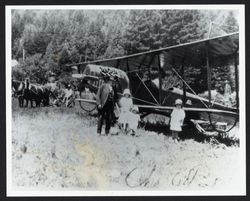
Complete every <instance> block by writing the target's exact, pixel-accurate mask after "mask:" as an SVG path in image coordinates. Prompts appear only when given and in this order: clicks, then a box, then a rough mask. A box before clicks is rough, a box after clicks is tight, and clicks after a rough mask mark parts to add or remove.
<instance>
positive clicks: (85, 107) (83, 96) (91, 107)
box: [79, 91, 96, 112]
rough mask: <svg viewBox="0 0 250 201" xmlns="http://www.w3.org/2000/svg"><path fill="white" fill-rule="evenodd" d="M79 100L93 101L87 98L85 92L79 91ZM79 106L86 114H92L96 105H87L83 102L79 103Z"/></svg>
mask: <svg viewBox="0 0 250 201" xmlns="http://www.w3.org/2000/svg"><path fill="white" fill-rule="evenodd" d="M79 95H80V98H81V99H89V100H93V99H91V98H90V97H88V96H87V94H86V92H85V91H81V92H80V93H79ZM79 105H80V107H81V108H82V109H83V110H84V111H86V112H93V111H94V110H95V109H96V104H93V103H88V102H84V101H79Z"/></svg>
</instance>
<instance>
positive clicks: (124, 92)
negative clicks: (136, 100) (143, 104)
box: [122, 89, 131, 96]
mask: <svg viewBox="0 0 250 201" xmlns="http://www.w3.org/2000/svg"><path fill="white" fill-rule="evenodd" d="M125 94H128V95H130V96H131V93H130V90H129V89H124V91H123V94H122V95H123V96H124V95H125Z"/></svg>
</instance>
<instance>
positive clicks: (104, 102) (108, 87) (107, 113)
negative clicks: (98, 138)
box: [96, 73, 118, 135]
mask: <svg viewBox="0 0 250 201" xmlns="http://www.w3.org/2000/svg"><path fill="white" fill-rule="evenodd" d="M102 74H103V78H104V83H103V84H102V86H101V87H100V88H99V89H98V91H97V95H96V104H97V108H98V114H99V117H98V123H97V133H98V134H99V135H101V132H102V125H103V121H104V120H105V123H106V127H105V134H106V135H108V134H109V130H110V127H111V123H112V116H113V113H114V106H115V102H116V101H117V99H118V97H117V93H116V90H115V89H114V88H113V86H112V80H113V78H112V76H110V74H108V73H105V74H104V73H102Z"/></svg>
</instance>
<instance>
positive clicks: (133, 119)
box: [128, 106, 140, 135]
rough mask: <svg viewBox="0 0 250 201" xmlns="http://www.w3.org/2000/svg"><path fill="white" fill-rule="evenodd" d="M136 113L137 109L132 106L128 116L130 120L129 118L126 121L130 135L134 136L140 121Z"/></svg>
mask: <svg viewBox="0 0 250 201" xmlns="http://www.w3.org/2000/svg"><path fill="white" fill-rule="evenodd" d="M138 113H139V110H138V107H137V106H133V108H132V113H131V114H130V118H129V121H128V125H129V129H130V134H131V135H135V134H136V130H137V127H138V123H139V121H140V115H139V114H138Z"/></svg>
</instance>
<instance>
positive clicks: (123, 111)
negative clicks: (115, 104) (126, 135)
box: [118, 89, 133, 132]
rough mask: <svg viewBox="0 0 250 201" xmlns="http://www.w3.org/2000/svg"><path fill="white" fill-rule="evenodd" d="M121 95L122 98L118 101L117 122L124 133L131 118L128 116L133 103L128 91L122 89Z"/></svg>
mask: <svg viewBox="0 0 250 201" xmlns="http://www.w3.org/2000/svg"><path fill="white" fill-rule="evenodd" d="M122 95H123V97H122V98H121V99H120V101H119V106H120V115H119V119H118V122H119V123H120V124H121V125H122V128H123V129H124V131H125V132H126V131H127V129H128V124H129V118H130V116H131V115H130V114H131V109H132V107H133V101H132V98H131V93H130V90H129V89H124V91H123V94H122Z"/></svg>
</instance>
